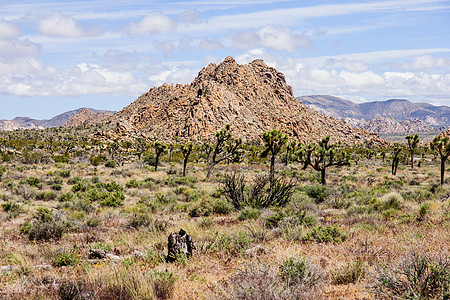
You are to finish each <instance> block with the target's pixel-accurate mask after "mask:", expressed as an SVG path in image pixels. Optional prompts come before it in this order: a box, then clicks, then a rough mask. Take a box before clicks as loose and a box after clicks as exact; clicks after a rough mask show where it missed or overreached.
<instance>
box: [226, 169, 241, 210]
mask: <svg viewBox="0 0 450 300" xmlns="http://www.w3.org/2000/svg"><path fill="white" fill-rule="evenodd" d="M244 189H245V176H244V175H243V174H242V175H238V174H236V173H231V174H225V176H224V180H223V183H222V184H221V187H220V192H221V193H222V194H223V195H225V198H226V199H227V200H228V201H229V202H230V203H231V204H233V206H234V208H236V209H239V208H240V207H241V205H242V204H244V202H245V195H244Z"/></svg>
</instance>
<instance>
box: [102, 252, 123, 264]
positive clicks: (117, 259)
mask: <svg viewBox="0 0 450 300" xmlns="http://www.w3.org/2000/svg"><path fill="white" fill-rule="evenodd" d="M106 257H107V258H108V259H109V260H110V261H112V262H119V261H121V260H122V258H121V257H120V256H117V255H114V254H111V253H107V254H106Z"/></svg>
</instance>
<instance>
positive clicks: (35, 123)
mask: <svg viewBox="0 0 450 300" xmlns="http://www.w3.org/2000/svg"><path fill="white" fill-rule="evenodd" d="M83 110H88V111H90V112H92V113H93V114H113V113H114V112H112V111H108V110H96V109H93V108H79V109H75V110H71V111H68V112H65V113H62V114H60V115H57V116H55V117H53V118H51V119H48V120H36V119H32V118H28V117H17V118H14V119H13V120H0V130H3V131H12V130H16V129H43V128H51V127H60V126H62V125H64V124H65V123H66V122H67V121H68V120H69V119H70V118H72V117H73V116H75V115H77V114H79V113H80V112H82V111H83Z"/></svg>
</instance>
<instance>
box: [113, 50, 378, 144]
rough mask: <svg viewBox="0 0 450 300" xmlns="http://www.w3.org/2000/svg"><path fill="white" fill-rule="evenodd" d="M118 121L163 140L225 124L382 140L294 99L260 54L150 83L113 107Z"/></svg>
mask: <svg viewBox="0 0 450 300" xmlns="http://www.w3.org/2000/svg"><path fill="white" fill-rule="evenodd" d="M120 122H125V123H127V124H130V125H131V126H130V127H128V133H127V134H128V135H135V136H146V137H148V138H150V139H155V140H160V141H163V142H169V141H174V140H182V141H192V142H195V141H197V140H203V139H205V138H212V137H214V134H215V133H216V132H217V131H218V130H220V129H221V128H223V127H224V126H225V125H226V124H230V125H231V129H232V131H233V134H234V135H235V136H237V137H241V138H242V139H243V140H244V141H245V140H247V141H254V140H259V139H260V138H261V136H262V133H263V132H264V131H267V130H271V129H273V128H276V129H280V130H282V131H283V132H285V133H286V134H288V135H289V136H290V137H291V138H294V139H297V140H299V141H301V142H304V143H306V142H312V141H318V140H319V139H322V138H323V137H324V136H326V135H330V136H331V137H332V139H333V140H342V141H343V142H347V143H349V144H355V143H364V142H366V141H372V142H375V143H383V142H384V141H383V140H381V139H379V138H378V136H377V135H376V134H373V133H369V132H368V131H365V130H361V129H355V128H351V127H349V126H348V125H345V124H344V123H343V122H342V121H337V120H335V119H334V118H332V117H328V116H325V115H323V114H321V113H319V112H317V111H315V110H313V109H310V108H308V107H307V106H305V105H303V104H302V103H300V102H299V101H297V100H296V99H295V98H294V96H293V92H292V88H291V87H290V86H289V85H288V84H287V83H286V80H285V77H284V75H283V74H282V73H280V72H278V71H277V70H276V69H274V68H272V67H269V66H267V65H266V64H265V63H264V62H263V61H262V60H260V59H258V60H254V61H252V62H251V63H249V64H247V65H239V64H238V63H237V62H236V61H235V60H234V59H233V58H232V57H227V58H226V59H225V60H224V61H223V62H222V63H220V64H218V65H216V64H213V63H211V64H209V65H208V66H207V67H205V68H203V69H202V70H201V71H200V72H199V74H198V76H197V77H196V78H195V79H194V80H193V81H192V83H191V84H186V85H181V84H177V85H175V86H174V85H168V84H164V85H162V86H160V87H155V88H152V89H151V90H150V91H149V92H147V93H145V94H143V95H142V96H140V97H139V98H138V99H137V100H136V101H134V102H133V103H131V104H130V105H129V106H127V107H125V108H124V109H123V110H121V111H120V112H118V113H116V114H115V115H114V117H113V119H112V120H111V122H110V124H119V123H120ZM111 126H113V125H111ZM109 132H112V133H113V132H114V130H110V131H109ZM122 135H123V133H122Z"/></svg>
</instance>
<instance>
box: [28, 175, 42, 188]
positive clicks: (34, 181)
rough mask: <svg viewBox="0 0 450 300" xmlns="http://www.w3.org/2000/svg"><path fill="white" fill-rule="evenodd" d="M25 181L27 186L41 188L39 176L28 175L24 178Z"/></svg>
mask: <svg viewBox="0 0 450 300" xmlns="http://www.w3.org/2000/svg"><path fill="white" fill-rule="evenodd" d="M26 183H27V184H28V185H29V186H34V187H37V188H38V189H40V188H42V183H41V180H40V179H39V178H36V177H33V176H31V177H28V178H27V179H26Z"/></svg>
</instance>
